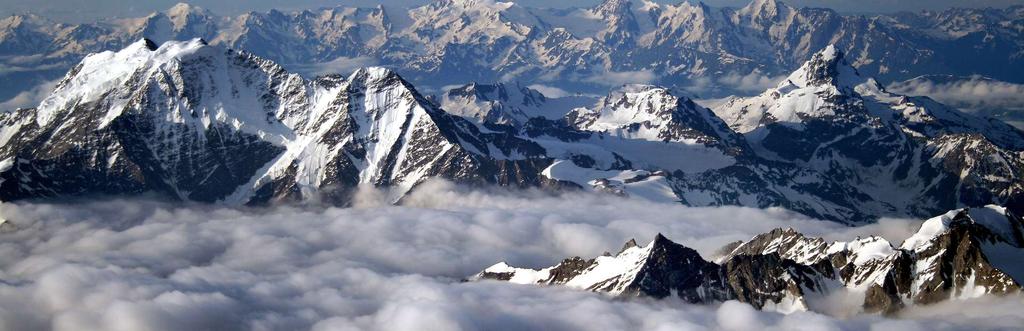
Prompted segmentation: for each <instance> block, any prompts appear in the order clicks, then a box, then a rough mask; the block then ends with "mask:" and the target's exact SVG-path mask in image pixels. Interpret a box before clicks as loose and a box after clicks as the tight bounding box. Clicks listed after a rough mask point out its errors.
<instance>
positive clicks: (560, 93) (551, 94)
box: [528, 84, 573, 98]
mask: <svg viewBox="0 0 1024 331" xmlns="http://www.w3.org/2000/svg"><path fill="white" fill-rule="evenodd" d="M528 87H529V88H531V89H534V90H537V92H540V93H541V94H543V95H544V96H545V97H548V98H564V97H567V96H571V95H573V94H572V93H569V91H566V90H563V89H560V88H557V87H554V86H548V85H541V84H533V85H530V86H528Z"/></svg>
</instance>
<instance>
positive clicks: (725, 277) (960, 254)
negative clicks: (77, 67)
mask: <svg viewBox="0 0 1024 331" xmlns="http://www.w3.org/2000/svg"><path fill="white" fill-rule="evenodd" d="M950 215H955V216H950ZM951 218H957V219H959V220H955V221H954V220H951ZM1022 222H1024V221H1022V219H1021V218H1020V217H1017V216H1015V215H1013V214H1010V213H1007V212H1006V211H1005V209H1003V208H1001V207H998V206H987V207H983V208H969V209H959V210H954V211H950V212H949V213H947V214H946V215H943V216H940V217H937V218H935V219H932V220H929V221H927V222H925V224H924V225H922V226H921V228H920V229H919V230H918V233H917V234H915V236H914V237H912V238H911V239H908V240H907V242H906V243H904V245H903V247H902V248H895V247H893V246H892V245H891V244H890V243H889V242H888V241H886V240H885V239H883V238H881V237H878V236H869V237H867V238H857V239H854V240H852V241H848V242H833V243H831V244H826V243H825V242H824V240H822V239H821V238H808V237H805V236H804V235H803V234H801V233H799V232H797V231H795V230H793V229H776V230H773V231H771V232H769V233H765V234H761V235H758V236H755V237H754V238H752V239H751V240H750V241H748V242H745V243H741V244H738V245H737V244H735V243H733V244H730V245H728V246H727V247H731V252H730V253H729V254H726V255H725V256H723V257H721V258H720V259H718V260H717V261H716V262H717V264H716V263H711V262H707V261H704V260H703V259H702V258H701V257H700V256H699V255H696V253H695V252H693V251H692V250H690V249H688V248H686V247H685V246H682V245H679V244H677V243H674V242H672V241H671V240H669V239H667V238H665V237H664V236H662V235H660V234H659V235H657V236H656V237H655V239H654V240H653V241H652V242H651V243H650V244H648V245H647V246H644V247H635V246H629V245H628V244H627V247H626V248H624V249H623V250H622V252H620V253H619V254H618V255H617V256H614V257H611V256H602V257H598V258H596V259H592V260H586V261H584V260H583V259H582V258H579V257H574V258H569V259H566V260H564V261H563V262H562V263H561V264H559V265H557V266H554V267H551V268H545V269H521V268H515V267H511V266H509V265H507V264H505V263H499V264H496V265H494V266H492V267H490V268H487V269H486V270H485V271H483V272H481V273H479V274H477V275H474V276H473V277H471V278H470V279H471V280H484V279H493V280H502V281H510V282H513V283H519V284H545V285H565V286H569V287H573V288H578V289H584V290H589V291H595V292H601V293H607V294H610V295H615V296H620V297H632V296H648V297H655V298H664V297H668V296H678V297H679V298H681V299H683V300H685V301H688V302H694V303H714V302H721V301H724V300H739V301H742V302H747V303H749V304H751V305H753V306H755V307H757V308H760V309H765V310H774V311H779V312H783V313H790V312H795V311H805V310H817V309H823V308H824V307H819V306H817V305H818V304H819V301H817V300H812V299H813V298H819V297H822V296H828V295H830V294H832V293H835V292H837V291H852V292H855V293H864V294H865V295H864V297H863V300H864V301H863V303H862V304H861V307H862V310H863V311H864V312H868V313H875V312H882V313H895V312H897V311H899V310H900V309H901V308H903V307H904V306H905V305H916V304H921V305H923V304H931V303H935V302H938V301H942V300H948V299H951V298H973V297H978V296H984V295H1005V294H1011V293H1017V292H1019V291H1020V289H1021V284H1022V283H1021V278H1020V277H1021V276H1022V275H1021V274H1020V268H1017V267H1016V266H1015V262H1011V261H1019V259H1021V258H1024V245H1021V243H1020V242H1017V241H1016V240H1018V239H1010V240H1007V237H1004V236H992V235H991V233H1001V232H1005V231H1007V230H1009V229H1010V228H1007V227H1006V225H1007V224H1012V225H1013V226H1014V227H1013V229H1016V230H1013V231H1012V232H1013V233H1016V235H1017V236H1019V235H1020V233H1021V228H1022V227H1021V225H1022V224H1024V223H1022ZM939 224H943V225H942V226H939ZM555 270H558V271H559V272H558V273H557V274H558V275H559V277H552V275H553V274H555V273H553V272H554V271H555ZM567 271H568V272H567ZM583 280H586V281H583ZM623 281H628V282H629V283H628V285H626V286H625V287H621V286H607V284H616V285H621V284H623Z"/></svg>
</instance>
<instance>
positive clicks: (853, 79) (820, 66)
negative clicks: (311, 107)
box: [781, 44, 866, 88]
mask: <svg viewBox="0 0 1024 331" xmlns="http://www.w3.org/2000/svg"><path fill="white" fill-rule="evenodd" d="M865 81H866V79H865V78H863V77H861V75H860V73H859V72H857V69H855V68H854V67H853V66H852V65H850V63H849V62H847V61H846V58H845V54H844V53H843V51H842V50H840V49H839V48H838V47H836V46H835V45H834V44H829V45H828V46H826V47H825V48H823V49H822V50H820V51H818V52H817V53H814V55H812V56H811V59H810V60H807V62H804V64H803V65H802V66H801V67H800V68H799V69H797V70H796V71H794V72H793V73H792V74H790V75H789V78H788V79H787V80H786V81H785V82H783V83H782V85H781V86H785V85H787V84H793V85H796V86H797V87H811V86H824V85H832V86H835V87H838V88H853V87H854V86H857V85H859V84H861V83H864V82H865Z"/></svg>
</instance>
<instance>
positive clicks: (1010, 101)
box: [889, 76, 1024, 112]
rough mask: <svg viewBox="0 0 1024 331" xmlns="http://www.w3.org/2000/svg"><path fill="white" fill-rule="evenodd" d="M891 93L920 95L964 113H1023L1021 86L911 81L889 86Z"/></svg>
mask: <svg viewBox="0 0 1024 331" xmlns="http://www.w3.org/2000/svg"><path fill="white" fill-rule="evenodd" d="M889 89H891V90H893V91H894V92H898V93H902V94H908V95H923V96H928V97H931V98H932V99H935V100H938V101H939V102H942V103H945V104H949V105H951V106H955V107H958V108H964V109H967V110H978V109H985V108H1000V109H1006V110H1014V111H1021V112H1024V85H1021V84H1014V83H1008V82H1003V81H997V80H991V79H986V78H983V77H980V76H971V77H967V78H964V79H956V80H950V81H940V82H935V81H931V80H927V79H914V80H909V81H905V82H899V83H894V84H892V85H891V86H889Z"/></svg>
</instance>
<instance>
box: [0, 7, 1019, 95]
mask: <svg viewBox="0 0 1024 331" xmlns="http://www.w3.org/2000/svg"><path fill="white" fill-rule="evenodd" d="M142 38H148V39H150V40H153V41H155V42H157V43H162V42H165V41H170V40H189V39H192V38H202V39H204V40H206V41H208V42H209V43H210V44H213V45H224V46H226V47H229V48H233V49H242V50H246V51H248V52H251V53H252V54H254V55H257V56H260V57H262V58H265V59H268V60H272V61H275V62H277V63H279V64H282V65H284V66H285V67H286V68H289V69H290V70H292V71H294V72H300V73H319V72H324V71H327V72H332V71H338V69H339V68H340V69H344V71H348V70H353V69H354V67H353V64H357V65H358V66H371V65H377V66H386V67H389V68H392V69H393V70H395V71H397V72H398V73H400V74H401V75H402V76H403V77H405V78H406V79H408V80H409V81H411V82H413V83H415V84H417V85H418V86H420V87H421V88H430V89H433V90H439V89H440V88H441V87H442V86H446V85H451V84H464V83H466V82H469V81H481V82H494V81H523V82H531V83H530V84H545V85H549V86H554V87H558V88H561V89H565V90H569V91H574V92H575V91H581V92H586V93H603V91H605V90H606V89H607V88H608V87H612V86H618V85H621V84H623V83H648V84H655V85H660V86H673V87H682V88H688V89H690V90H692V91H696V92H699V93H701V94H702V95H712V96H713V95H723V96H724V95H728V94H732V93H733V92H736V91H741V92H744V93H749V92H754V93H756V92H757V91H760V90H762V89H763V88H765V87H768V86H770V85H773V84H772V83H773V82H774V81H775V79H777V78H780V77H782V76H784V75H786V74H788V73H789V72H791V71H792V70H795V69H796V68H797V67H799V66H800V65H801V64H803V63H804V62H805V61H807V60H809V59H810V58H811V56H812V55H813V54H814V53H815V52H817V51H818V50H821V49H823V48H825V46H827V45H835V46H836V47H837V48H838V49H839V50H841V51H843V53H844V54H848V60H849V62H850V64H851V65H853V66H854V67H855V68H857V70H859V71H860V72H861V73H862V74H865V75H867V76H872V77H876V78H877V79H879V80H880V82H882V83H883V84H888V83H889V82H892V81H900V80H905V79H909V78H913V77H917V76H921V75H934V74H942V75H960V76H966V75H982V76H986V77H990V78H993V79H997V80H1001V81H1007V82H1015V83H1022V82H1024V78H1022V77H1024V7H1021V6H1016V7H1011V8H1007V9H949V10H945V11H941V12H921V13H900V14H892V15H877V16H853V15H841V14H839V13H836V12H835V11H832V10H829V9H818V8H794V7H791V6H788V5H786V4H784V3H782V2H779V1H776V0H754V1H752V2H751V3H750V4H748V5H746V6H744V7H742V8H712V7H708V6H706V5H704V4H702V3H690V2H682V3H680V4H678V5H669V4H658V3H654V2H649V1H643V0H639V1H627V0H608V1H605V2H603V3H601V4H599V5H597V6H595V7H592V8H573V9H540V8H529V7H523V6H520V5H517V4H515V3H512V2H508V3H503V2H494V1H481V0H439V1H435V2H432V3H429V4H426V5H423V6H420V7H416V8H411V9H405V8H391V7H384V6H377V7H374V8H347V7H335V8H325V9H319V10H304V11H297V12H281V11H270V12H265V13H263V12H250V13H245V14H242V15H238V16H219V15H215V14H213V13H211V12H209V11H206V10H204V9H202V8H198V7H194V6H190V5H187V4H178V5H176V6H174V7H172V8H170V9H168V10H166V11H164V12H157V13H153V14H151V15H148V16H146V17H140V18H133V19H112V20H107V21H102V22H98V23H89V24H63V23H55V22H51V21H48V20H47V19H45V18H43V17H38V16H32V15H17V16H11V17H7V18H5V19H3V20H0V63H3V68H4V69H3V70H0V100H6V99H8V98H10V97H12V96H13V95H15V94H17V93H18V92H20V91H25V90H27V89H28V88H30V87H32V86H35V85H37V84H39V83H41V82H44V81H48V80H54V79H57V78H59V77H60V76H61V75H62V74H63V73H64V72H66V71H67V70H68V69H70V68H71V67H72V66H73V65H74V64H75V63H78V62H79V61H80V60H81V59H82V58H84V57H85V55H87V54H89V53H92V52H99V51H103V50H108V49H120V48H124V47H127V46H128V45H130V44H131V43H133V42H135V41H137V40H139V39H142ZM968 59H969V60H968ZM307 76H308V77H312V76H311V75H307Z"/></svg>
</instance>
